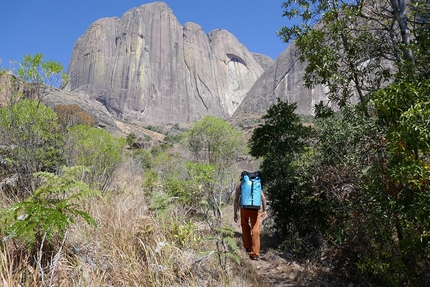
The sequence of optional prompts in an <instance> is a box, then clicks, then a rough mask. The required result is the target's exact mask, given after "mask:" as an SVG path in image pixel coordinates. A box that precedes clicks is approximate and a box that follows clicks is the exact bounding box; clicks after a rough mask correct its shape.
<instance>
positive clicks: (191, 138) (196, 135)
mask: <svg viewBox="0 0 430 287" xmlns="http://www.w3.org/2000/svg"><path fill="white" fill-rule="evenodd" d="M185 143H186V146H187V148H188V149H189V150H190V151H191V152H192V154H193V155H194V158H195V160H196V161H201V162H205V163H208V164H213V165H215V166H216V167H217V168H219V169H222V168H224V167H227V166H230V165H231V164H232V163H234V162H235V161H236V157H237V156H238V155H239V154H240V153H241V152H242V149H243V146H245V142H244V139H243V136H242V134H241V133H240V132H239V131H237V130H235V129H234V128H233V127H231V126H230V125H229V124H228V123H226V122H225V121H223V120H222V119H220V118H215V117H212V116H205V117H204V118H203V119H202V120H200V121H198V122H196V123H195V124H194V125H193V127H192V128H191V130H190V131H189V132H187V133H186V135H185Z"/></svg>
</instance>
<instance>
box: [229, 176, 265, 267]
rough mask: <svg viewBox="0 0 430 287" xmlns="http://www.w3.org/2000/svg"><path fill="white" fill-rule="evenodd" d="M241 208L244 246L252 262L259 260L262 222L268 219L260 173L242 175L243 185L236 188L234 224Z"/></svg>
mask: <svg viewBox="0 0 430 287" xmlns="http://www.w3.org/2000/svg"><path fill="white" fill-rule="evenodd" d="M239 207H240V224H241V226H242V242H243V246H244V248H245V249H246V251H247V252H249V257H250V258H251V259H252V260H258V257H259V256H260V222H261V221H262V220H264V219H266V217H267V214H266V197H265V195H264V193H263V191H262V188H261V174H260V172H246V171H243V172H242V174H241V183H240V184H238V185H237V186H236V194H235V198H234V222H236V223H237V221H238V217H237V211H238V209H239ZM260 209H262V211H260Z"/></svg>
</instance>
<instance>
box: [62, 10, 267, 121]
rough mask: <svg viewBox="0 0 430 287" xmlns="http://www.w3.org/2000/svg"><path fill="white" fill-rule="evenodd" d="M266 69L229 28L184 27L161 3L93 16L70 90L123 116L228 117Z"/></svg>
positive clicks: (75, 58)
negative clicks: (108, 15)
mask: <svg viewBox="0 0 430 287" xmlns="http://www.w3.org/2000/svg"><path fill="white" fill-rule="evenodd" d="M262 73H263V68H262V67H261V66H260V64H259V63H258V62H257V61H256V60H255V58H254V57H253V54H252V53H250V52H249V51H248V50H247V49H246V47H244V46H243V45H242V44H241V43H239V41H238V40H237V39H236V38H235V37H234V36H233V35H232V34H230V33H229V32H228V31H226V30H215V31H212V32H210V33H209V34H208V35H206V34H205V33H204V31H203V29H202V28H201V27H200V26H199V25H197V24H195V23H186V24H185V25H184V26H181V25H180V24H179V22H178V21H177V19H176V17H175V16H174V15H173V12H172V11H171V9H170V8H169V7H168V6H167V5H166V4H165V3H163V2H155V3H150V4H144V5H142V6H140V7H138V8H134V9H131V10H129V11H128V12H126V13H125V14H124V15H123V16H122V17H121V18H104V19H100V20H98V21H96V22H95V23H93V24H92V25H91V26H90V27H89V28H88V30H87V31H86V32H85V33H84V34H83V35H82V36H81V37H80V38H79V39H78V40H77V42H76V44H75V46H74V49H73V52H72V57H71V60H70V64H69V69H68V74H69V77H70V81H69V83H68V85H67V86H66V90H68V91H70V92H73V93H77V94H79V95H80V96H81V97H84V98H89V99H95V100H97V101H98V102H100V103H102V104H103V105H104V106H105V107H106V108H107V110H108V111H109V112H110V113H111V114H113V115H114V116H115V117H117V118H118V119H121V120H127V121H142V122H154V123H178V122H193V121H196V120H199V119H200V118H201V117H202V116H204V115H208V114H210V115H214V116H217V117H222V118H229V117H230V116H231V115H232V114H233V113H234V112H235V111H236V109H237V107H238V106H239V105H240V103H241V102H242V100H243V98H244V97H245V96H246V93H247V92H248V91H249V89H250V88H251V87H252V85H253V84H254V83H255V81H256V80H257V79H258V77H259V76H260V75H261V74H262Z"/></svg>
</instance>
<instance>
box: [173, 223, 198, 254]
mask: <svg viewBox="0 0 430 287" xmlns="http://www.w3.org/2000/svg"><path fill="white" fill-rule="evenodd" d="M171 235H173V237H174V239H175V241H176V243H177V246H178V247H180V248H189V247H195V246H197V245H198V244H199V243H200V242H201V241H202V238H201V237H200V236H198V235H197V234H196V226H195V224H194V223H193V221H192V220H191V219H190V220H189V221H188V222H184V224H180V223H178V222H173V223H172V233H171Z"/></svg>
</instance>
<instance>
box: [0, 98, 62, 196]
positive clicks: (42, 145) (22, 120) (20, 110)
mask: <svg viewBox="0 0 430 287" xmlns="http://www.w3.org/2000/svg"><path fill="white" fill-rule="evenodd" d="M56 119H57V118H56V115H55V113H54V112H53V111H52V110H51V109H49V108H48V107H46V106H45V105H44V104H43V103H41V102H39V101H37V100H29V99H23V100H21V101H19V102H17V103H16V104H15V105H12V106H7V107H3V108H0V138H1V142H2V144H3V146H2V148H3V149H4V150H6V155H7V156H6V159H5V160H6V162H7V164H6V165H5V169H4V173H5V174H4V175H3V176H12V175H13V174H15V175H17V179H18V193H20V194H22V195H28V194H31V193H32V192H33V191H34V189H35V188H36V182H35V181H34V180H33V179H34V177H33V174H34V173H35V172H39V171H49V172H55V171H56V170H57V169H58V167H59V166H60V165H61V164H62V163H64V161H63V157H62V154H61V149H60V147H61V145H62V138H61V135H60V133H59V126H58V124H57V122H56Z"/></svg>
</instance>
